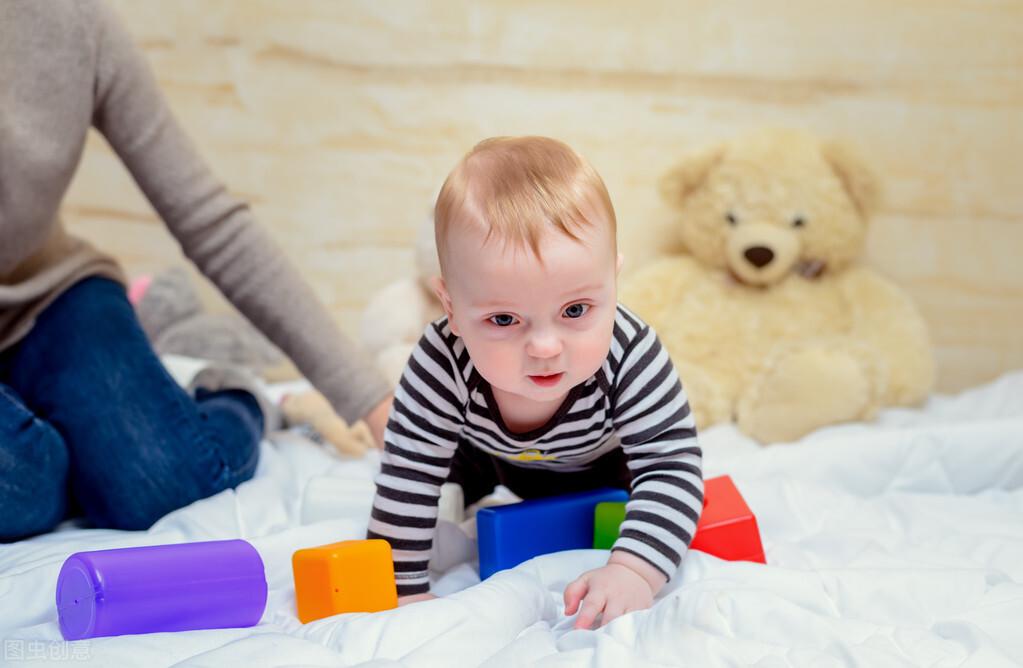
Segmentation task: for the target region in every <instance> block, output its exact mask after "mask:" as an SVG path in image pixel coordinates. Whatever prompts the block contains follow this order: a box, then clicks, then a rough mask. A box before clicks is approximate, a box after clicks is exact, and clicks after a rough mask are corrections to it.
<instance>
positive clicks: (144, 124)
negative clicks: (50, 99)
mask: <svg viewBox="0 0 1023 668" xmlns="http://www.w3.org/2000/svg"><path fill="white" fill-rule="evenodd" d="M93 9H94V11H93V12H92V14H93V15H94V16H95V21H96V24H95V26H94V30H93V34H94V35H95V40H96V41H95V57H96V67H95V72H96V81H95V86H94V90H95V99H94V103H93V124H94V125H95V127H96V128H97V129H98V130H99V131H100V132H102V133H103V135H104V136H105V137H106V138H107V140H108V141H109V142H110V145H111V147H112V148H113V149H114V151H115V152H116V153H117V155H118V156H119V157H120V158H121V160H122V161H123V162H124V164H125V165H126V166H127V168H128V170H129V172H131V175H132V177H133V178H134V179H135V181H136V182H137V183H138V185H139V187H140V188H141V189H142V191H143V192H144V193H145V195H146V197H147V198H148V199H149V201H150V202H151V203H152V205H153V207H154V208H155V209H156V211H157V213H158V214H159V215H160V217H161V218H162V219H163V221H164V222H165V223H166V225H167V227H168V229H169V230H170V232H171V234H173V235H174V237H175V238H176V239H177V240H178V242H179V243H180V244H181V248H182V249H183V250H184V253H185V255H186V256H187V257H188V258H189V259H190V260H192V261H193V262H194V263H195V264H196V266H198V268H199V269H200V271H202V273H203V274H205V275H206V276H207V277H208V278H209V279H210V280H211V281H212V282H213V283H214V284H215V285H216V286H217V287H218V288H219V289H220V291H221V292H222V293H223V294H224V295H225V296H226V297H227V299H228V300H230V302H231V303H232V304H233V305H234V306H235V307H236V308H237V309H238V310H239V311H240V312H241V313H243V314H244V315H245V316H246V317H247V318H248V319H249V320H251V321H252V323H253V324H254V325H255V326H256V327H258V328H259V329H260V331H262V332H263V333H264V334H265V335H266V336H267V338H269V339H270V340H271V341H273V342H274V343H275V344H276V345H277V346H278V347H279V348H280V349H281V350H283V351H284V353H285V354H287V355H288V357H290V358H291V359H292V361H294V363H295V365H296V366H297V367H298V368H299V370H300V371H301V372H302V373H303V374H304V375H305V376H306V377H307V378H309V380H310V381H311V382H312V383H313V385H315V386H316V387H317V389H319V390H320V391H321V392H323V394H324V395H325V396H326V397H327V398H328V399H329V400H330V402H331V404H332V405H333V406H334V409H335V410H336V411H337V412H338V414H339V415H341V417H343V418H344V419H345V420H346V421H348V422H349V424H351V423H352V422H355V421H356V420H358V419H360V418H363V417H366V416H368V415H370V414H371V413H374V409H378V410H377V412H379V408H378V407H379V406H381V404H382V403H386V398H387V395H388V392H389V390H388V387H387V385H386V383H385V382H384V380H383V378H382V377H381V376H380V375H379V374H378V373H377V371H376V370H375V369H374V368H373V367H372V366H371V365H370V364H369V363H368V362H367V361H366V360H367V356H365V355H361V354H360V353H359V351H358V349H357V348H356V346H355V345H354V344H353V342H351V341H350V340H349V339H348V338H347V337H345V336H344V335H343V334H342V332H341V331H340V330H339V328H338V327H337V325H336V324H335V323H334V321H333V320H332V318H331V317H330V315H329V314H328V313H327V311H326V309H325V308H324V306H323V305H322V304H321V303H320V301H319V300H318V299H317V298H316V296H315V295H314V294H313V291H312V290H311V289H310V288H309V286H308V285H306V283H305V282H304V281H303V280H302V278H301V277H300V276H299V274H298V272H297V271H296V270H295V268H294V267H293V266H292V265H291V263H290V262H289V261H288V260H287V258H286V257H285V255H284V253H283V252H282V251H281V250H280V249H279V248H278V247H277V245H276V244H275V243H274V242H273V241H272V240H271V239H270V237H269V236H268V235H267V234H266V233H265V232H264V231H263V230H262V229H261V228H260V227H259V226H258V225H257V224H256V222H255V220H254V218H253V216H252V213H251V211H250V210H249V207H248V206H247V205H246V204H245V203H244V202H242V201H240V200H238V199H237V198H235V197H234V196H232V195H231V194H230V193H228V192H227V189H226V188H225V187H224V185H223V184H222V183H221V182H220V181H219V180H218V179H217V178H216V177H215V176H214V175H213V173H212V172H211V171H210V169H209V167H208V166H207V165H206V163H205V162H204V161H203V159H202V157H201V156H200V155H199V153H198V152H197V151H196V149H195V148H194V147H193V146H192V144H191V142H190V141H189V139H188V137H187V136H186V135H185V133H184V132H183V131H182V129H181V127H180V126H179V125H178V123H177V121H176V120H175V119H174V117H173V116H172V114H171V111H170V109H169V107H168V105H167V103H166V101H165V100H164V98H163V95H162V94H161V93H160V90H159V88H158V86H157V83H156V80H155V78H154V76H153V74H152V72H151V71H150V69H149V66H148V64H147V63H146V61H145V58H144V57H143V55H142V53H141V52H140V51H139V50H138V49H137V48H136V47H135V45H134V44H133V42H132V40H131V38H130V37H129V35H128V34H127V33H126V31H125V30H124V28H123V27H122V26H121V24H120V22H119V21H118V19H117V17H116V16H115V15H114V13H113V12H112V11H111V10H110V9H109V8H107V7H106V6H105V5H103V4H102V3H96V5H95V6H94V7H93ZM384 412H385V413H386V411H384Z"/></svg>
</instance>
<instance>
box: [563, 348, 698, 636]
mask: <svg viewBox="0 0 1023 668" xmlns="http://www.w3.org/2000/svg"><path fill="white" fill-rule="evenodd" d="M614 375H615V381H614V383H613V384H612V397H611V403H612V407H613V411H614V423H615V431H616V433H617V435H618V437H619V438H620V440H621V442H622V448H623V449H624V450H625V453H626V455H627V456H628V458H629V469H630V470H631V472H632V476H633V480H632V487H633V489H632V494H631V496H630V498H629V502H628V504H627V505H626V514H625V521H624V522H622V526H621V530H620V532H619V537H618V540H617V541H615V544H614V546H613V547H612V548H611V557H610V558H609V559H608V563H607V565H606V566H604V567H602V568H598V569H596V570H593V571H589V572H588V573H585V574H583V576H582V577H580V578H579V579H578V580H576V581H575V582H573V583H572V584H570V585H569V586H568V588H566V590H565V613H566V614H575V612H576V611H577V610H579V611H580V613H579V618H578V619H577V620H576V628H589V626H590V625H591V624H592V623H593V620H594V619H595V618H596V616H597V614H599V613H601V612H603V615H604V617H603V621H604V623H607V622H609V621H611V620H612V619H614V618H615V617H617V616H618V615H621V614H624V613H625V612H630V611H632V610H639V609H643V608H647V607H649V606H650V605H651V604H652V603H653V598H654V597H655V596H656V595H657V593H658V592H659V591H660V590H661V588H662V587H663V586H664V585H665V584H666V583H667V581H668V580H669V579H670V577H671V574H672V573H674V572H675V570H676V569H677V568H678V565H679V563H681V560H682V557H683V556H684V555H685V552H686V550H687V549H688V548H689V543H690V542H691V541H692V537H693V534H694V533H695V532H696V523H697V521H698V520H699V517H700V512H701V510H702V509H703V475H702V468H701V464H702V453H701V450H700V446H699V443H698V442H697V439H696V426H695V423H694V421H693V417H692V414H691V412H690V410H689V403H688V401H687V400H686V395H685V392H684V391H683V390H682V386H681V383H680V382H679V380H678V376H677V374H676V373H675V369H674V367H673V366H672V364H671V360H670V359H669V358H668V355H667V352H665V350H664V349H663V348H662V347H661V344H660V342H659V341H658V340H657V336H656V334H654V332H653V331H652V330H650V329H649V328H644V329H642V330H641V331H640V333H639V334H637V335H636V337H635V339H634V340H633V342H632V343H631V344H630V346H629V348H628V349H627V350H626V351H625V352H624V353H623V355H622V361H621V363H620V365H619V368H618V369H617V372H616V373H615V374H614ZM644 585H645V586H644ZM580 603H581V606H580Z"/></svg>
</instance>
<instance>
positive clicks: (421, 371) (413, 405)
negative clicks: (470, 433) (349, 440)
mask: <svg viewBox="0 0 1023 668" xmlns="http://www.w3.org/2000/svg"><path fill="white" fill-rule="evenodd" d="M449 363H450V364H449ZM457 373H458V372H457V366H455V362H454V360H452V359H451V357H450V353H449V350H448V347H447V345H446V344H445V342H444V340H443V338H442V335H441V334H440V332H439V331H438V330H437V329H436V328H435V327H434V326H433V325H430V326H429V327H427V329H426V332H425V333H424V334H423V337H422V338H421V339H420V341H419V343H418V345H417V346H416V349H415V350H414V351H413V353H412V356H411V357H410V358H409V362H408V365H407V366H406V367H405V372H404V374H403V375H402V378H401V382H400V383H399V385H398V388H397V390H396V391H395V393H394V405H393V408H392V409H391V415H390V419H389V420H388V422H387V430H386V432H385V436H384V441H385V444H386V445H385V447H384V452H383V455H382V456H381V466H380V474H379V475H378V476H377V478H376V483H377V493H376V497H375V498H374V499H373V512H372V515H371V516H370V521H369V532H368V534H367V536H368V537H369V538H382V539H384V540H386V541H388V542H389V543H390V544H391V549H392V552H393V555H394V575H395V579H396V581H397V585H398V596H399V598H402V602H403V603H404V602H411V600H412V599H410V598H404V597H410V596H412V595H421V594H425V593H427V592H429V589H430V576H429V565H430V563H429V559H430V548H431V546H432V543H433V531H434V527H435V526H436V524H437V502H438V500H439V499H440V487H441V485H443V484H444V482H445V480H446V479H447V476H448V470H449V468H450V464H451V457H452V455H453V453H454V450H455V446H456V444H457V436H458V431H459V429H460V427H461V421H462V415H463V412H462V403H461V400H460V399H459V395H460V391H459V385H458V383H457V382H456V378H457V376H456V374H457ZM418 598H419V597H418V596H417V599H418Z"/></svg>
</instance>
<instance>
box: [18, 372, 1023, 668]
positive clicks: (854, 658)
mask: <svg viewBox="0 0 1023 668" xmlns="http://www.w3.org/2000/svg"><path fill="white" fill-rule="evenodd" d="M702 440H703V445H704V449H705V458H706V459H705V462H706V474H707V476H708V477H710V476H714V475H720V474H724V473H727V474H730V475H731V476H732V478H733V479H734V480H735V482H736V484H737V486H738V487H739V489H740V491H741V492H742V493H743V495H744V496H745V498H746V500H747V502H748V503H749V505H750V507H751V508H752V510H753V512H754V513H755V514H756V516H757V520H758V522H759V524H760V530H761V534H762V537H763V542H764V546H765V549H766V554H767V561H768V565H767V566H763V565H759V564H750V563H730V562H724V561H721V560H718V559H716V558H713V557H710V556H708V555H705V554H702V553H699V552H692V553H690V554H689V555H688V556H687V557H686V559H685V560H684V562H683V565H682V568H681V569H680V571H679V573H678V574H677V575H676V576H675V578H674V579H673V581H672V582H671V584H670V585H669V586H668V587H666V588H665V590H664V591H663V592H662V593H661V595H660V596H659V597H658V599H657V601H656V603H655V605H654V606H653V608H651V609H650V610H646V611H642V612H637V613H633V614H631V615H626V616H625V617H622V618H620V619H618V620H616V621H614V622H613V623H611V624H610V625H608V626H607V627H605V628H603V629H600V630H598V631H573V630H572V621H573V620H572V619H570V618H565V616H564V614H563V605H562V591H563V589H564V587H565V585H566V584H567V583H568V582H570V581H571V580H572V579H574V578H575V577H577V576H578V575H579V574H581V573H582V572H584V571H585V570H588V569H591V568H594V567H597V566H598V565H600V564H602V563H603V562H604V560H605V559H606V557H607V553H606V552H600V551H595V550H579V551H574V552H563V553H559V554H554V555H548V556H544V557H540V558H538V559H534V560H533V561H531V562H527V563H526V564H523V565H521V566H520V567H518V568H516V569H513V570H511V571H506V572H502V573H499V574H497V575H495V576H494V577H492V578H491V579H489V580H487V581H486V582H484V583H482V584H479V579H478V577H477V576H476V573H475V571H474V569H473V567H472V565H471V564H469V563H463V564H460V565H457V566H455V567H454V568H452V569H450V570H449V571H448V572H447V573H446V574H444V575H443V576H441V577H440V578H439V580H438V581H437V583H436V585H435V591H438V592H440V593H443V594H447V595H446V596H444V597H443V598H441V599H438V600H436V601H429V602H425V603H419V604H415V605H411V606H406V607H402V608H399V609H396V610H392V611H388V612H382V613H376V614H348V615H339V616H336V617H331V618H327V619H323V620H319V621H317V622H313V623H311V624H307V625H302V624H300V623H299V622H298V620H297V619H296V616H295V602H294V587H293V582H292V574H291V555H292V553H293V552H294V551H295V550H296V549H299V548H302V547H310V546H315V545H321V544H325V543H330V542H335V541H338V540H345V539H354V538H361V537H363V536H364V532H365V529H366V521H367V516H368V510H369V505H370V501H371V498H370V497H371V494H372V486H371V480H372V475H373V469H374V466H375V465H376V461H375V459H374V458H367V459H365V460H358V461H342V460H340V459H338V458H336V457H334V456H332V455H331V454H329V453H328V452H327V451H326V450H325V449H323V448H321V447H319V446H316V445H314V444H312V443H309V442H308V441H304V440H301V439H299V438H297V437H290V438H284V439H279V440H278V441H277V442H275V443H265V444H264V446H263V452H262V462H261V465H260V467H259V471H258V472H257V475H256V478H255V479H254V480H252V481H250V482H248V483H246V484H244V485H242V486H241V487H239V488H238V489H237V490H235V491H227V492H224V493H222V494H219V495H217V496H215V497H213V498H210V499H206V500H203V501H200V502H197V503H195V504H193V505H191V506H189V507H187V508H183V509H181V510H179V511H177V512H174V513H172V514H170V515H168V516H167V517H165V518H163V519H162V520H161V521H160V522H158V523H157V524H156V526H154V527H153V528H152V529H151V530H150V531H148V532H141V533H125V532H118V531H107V530H87V529H74V528H72V529H65V530H62V531H58V532H56V533H52V534H49V535H46V536H41V537H38V538H35V539H32V540H28V541H24V542H21V543H17V544H13V545H6V546H0V638H3V648H2V650H0V651H2V652H3V654H0V664H4V665H28V666H36V665H40V664H41V663H43V662H44V660H57V661H61V662H64V663H65V665H66V664H67V662H71V665H97V666H113V665H125V666H127V665H139V666H172V665H200V666H224V665H241V664H247V665H251V666H269V665H296V664H298V665H313V666H331V665H374V666H383V665H389V666H390V665H408V666H432V665H438V666H455V665H457V666H470V665H486V666H512V665H524V664H526V665H530V664H535V665H542V666H547V665H549V666H559V667H561V666H583V665H597V666H623V665H692V666H736V665H758V666H788V665H797V666H804V665H805V666H832V665H835V666H838V665H843V666H844V665H865V666H887V665H897V666H919V665H936V666H953V665H954V666H959V665H976V666H985V667H986V666H999V665H1019V664H1021V663H1023V373H1015V374H1010V375H1007V376H1005V377H1003V378H1002V379H1000V380H998V381H996V382H994V383H992V384H990V385H987V386H984V387H980V388H977V389H975V390H972V391H970V392H966V393H964V394H962V395H959V396H956V397H947V398H942V397H939V398H935V399H932V400H931V401H930V402H929V404H928V405H927V406H926V407H925V408H924V409H922V410H918V411H914V410H893V411H887V412H885V413H884V414H882V415H881V417H880V418H879V419H878V420H877V421H876V422H874V423H870V424H855V425H848V426H843V427H835V428H830V429H825V430H821V431H819V432H817V433H814V434H812V435H810V436H808V437H807V438H805V439H803V440H802V441H800V442H799V443H795V444H788V445H778V446H773V447H767V448H761V447H758V446H756V445H754V444H752V443H750V442H749V441H748V440H746V439H745V438H743V437H742V436H741V435H740V434H739V433H738V432H737V431H736V430H735V429H734V428H732V427H718V428H715V429H711V430H708V431H707V432H706V433H705V434H704V435H703V439H702ZM233 537H241V538H245V539H248V540H250V541H251V542H252V543H253V544H254V545H255V546H256V547H257V548H258V550H259V552H260V554H261V555H262V557H263V560H264V562H265V564H266V571H267V580H268V583H269V587H270V595H269V600H268V604H267V609H266V613H265V614H264V616H263V619H262V621H261V622H260V624H259V625H258V626H256V627H253V628H249V629H228V630H210V631H192V632H185V633H173V634H152V635H142V636H124V637H117V638H97V639H92V640H85V641H79V642H75V643H64V642H63V641H61V637H60V632H59V630H58V627H57V622H56V610H55V606H54V587H55V582H56V577H57V572H58V570H59V569H60V566H61V563H62V562H63V560H64V559H65V558H66V557H67V556H68V555H69V554H70V553H72V552H76V551H81V550H95V549H104V548H111V547H124V546H135V545H152V544H161V543H172V542H181V541H201V540H213V539H222V538H233Z"/></svg>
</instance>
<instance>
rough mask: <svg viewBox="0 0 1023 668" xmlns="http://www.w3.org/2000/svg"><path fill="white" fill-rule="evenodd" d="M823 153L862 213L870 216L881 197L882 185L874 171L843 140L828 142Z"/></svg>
mask: <svg viewBox="0 0 1023 668" xmlns="http://www.w3.org/2000/svg"><path fill="white" fill-rule="evenodd" d="M821 153H822V154H823V156H824V160H826V161H827V163H828V164H829V165H831V168H832V169H833V170H834V171H835V174H837V175H838V178H839V180H840V181H841V182H842V185H843V186H845V189H846V192H848V193H849V198H850V199H852V201H853V204H854V205H855V206H856V209H857V210H858V211H859V212H860V215H861V216H862V217H863V218H864V219H868V218H870V216H871V214H873V213H874V211H876V210H877V206H878V204H879V202H880V199H881V185H880V183H878V180H877V177H876V176H875V175H874V172H872V171H871V170H870V168H869V167H867V165H866V163H864V162H863V161H862V160H861V159H860V157H859V155H858V154H857V153H856V152H855V151H854V150H853V149H852V148H850V147H849V146H847V145H845V144H843V143H841V142H826V143H825V144H824V145H823V146H822V147H821Z"/></svg>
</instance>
